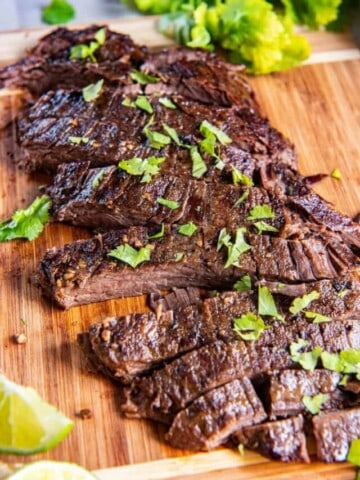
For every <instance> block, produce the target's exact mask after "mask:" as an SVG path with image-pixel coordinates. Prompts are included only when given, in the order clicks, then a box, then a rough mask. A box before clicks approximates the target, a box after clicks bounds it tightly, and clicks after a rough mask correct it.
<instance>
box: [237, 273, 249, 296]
mask: <svg viewBox="0 0 360 480" xmlns="http://www.w3.org/2000/svg"><path fill="white" fill-rule="evenodd" d="M233 288H234V290H237V291H238V292H247V291H248V290H251V277H250V275H249V274H248V273H246V274H245V275H243V276H242V277H241V278H240V279H239V280H238V281H237V282H236V283H234V287H233Z"/></svg>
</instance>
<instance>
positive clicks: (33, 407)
mask: <svg viewBox="0 0 360 480" xmlns="http://www.w3.org/2000/svg"><path fill="white" fill-rule="evenodd" d="M0 425H1V428H0V453H15V454H19V455H20V454H21V455H30V454H33V453H37V452H45V451H46V450H49V449H50V448H52V447H54V446H55V445H57V444H58V443H59V442H61V440H62V439H63V438H64V437H65V436H66V435H67V434H68V433H69V432H70V430H71V429H72V427H73V425H74V424H73V422H72V421H71V420H70V419H69V418H67V417H66V416H65V415H64V414H63V413H61V412H59V410H57V409H56V408H55V407H53V406H52V405H49V404H48V403H46V402H45V401H44V400H42V398H41V397H40V396H39V394H38V393H37V392H36V391H35V390H34V389H33V388H29V387H23V386H21V385H17V384H16V383H14V382H11V381H10V380H9V379H8V378H6V377H5V375H3V374H0Z"/></svg>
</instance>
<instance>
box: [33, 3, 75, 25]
mask: <svg viewBox="0 0 360 480" xmlns="http://www.w3.org/2000/svg"><path fill="white" fill-rule="evenodd" d="M74 17H75V9H74V7H73V6H72V5H71V4H70V3H69V2H68V1H67V0H52V1H51V2H50V3H49V4H48V5H47V6H46V7H44V8H43V9H42V17H41V18H42V21H43V22H45V23H48V24H50V25H57V24H59V23H67V22H69V21H70V20H72V19H73V18H74Z"/></svg>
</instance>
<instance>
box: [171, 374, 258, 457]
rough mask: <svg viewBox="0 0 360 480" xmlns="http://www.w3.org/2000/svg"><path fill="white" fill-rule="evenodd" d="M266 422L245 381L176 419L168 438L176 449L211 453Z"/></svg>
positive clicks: (217, 390) (203, 400)
mask: <svg viewBox="0 0 360 480" xmlns="http://www.w3.org/2000/svg"><path fill="white" fill-rule="evenodd" d="M265 418H266V413H265V411H264V408H263V406H262V403H261V401H260V399H259V397H258V396H257V395H256V392H255V390H254V387H253V386H252V384H251V382H250V380H248V379H247V378H243V379H241V380H233V381H232V382H229V383H227V384H226V385H222V386H221V387H218V388H214V389H213V390H211V391H210V392H208V393H206V394H205V395H202V396H201V397H199V398H197V399H196V400H195V401H194V402H193V403H192V404H191V405H189V406H188V407H187V408H185V409H184V410H182V411H181V412H179V413H178V414H177V415H176V417H175V418H174V421H173V422H172V424H171V427H170V429H169V431H168V433H167V435H166V437H165V438H166V440H167V441H168V442H169V443H170V444H171V445H172V446H173V447H176V448H185V449H189V450H211V449H213V448H215V447H218V446H219V445H221V444H223V443H224V442H226V440H227V439H228V438H229V437H230V435H231V434H233V433H234V432H235V431H237V430H238V429H240V428H242V427H245V426H248V425H252V424H254V423H259V422H261V421H263V420H264V419H265Z"/></svg>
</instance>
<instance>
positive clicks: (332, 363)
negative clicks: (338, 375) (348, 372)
mask: <svg viewBox="0 0 360 480" xmlns="http://www.w3.org/2000/svg"><path fill="white" fill-rule="evenodd" d="M321 363H322V364H323V367H324V368H326V370H331V371H332V372H341V370H342V365H341V359H340V356H339V355H338V354H337V353H331V352H322V353H321Z"/></svg>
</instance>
